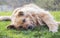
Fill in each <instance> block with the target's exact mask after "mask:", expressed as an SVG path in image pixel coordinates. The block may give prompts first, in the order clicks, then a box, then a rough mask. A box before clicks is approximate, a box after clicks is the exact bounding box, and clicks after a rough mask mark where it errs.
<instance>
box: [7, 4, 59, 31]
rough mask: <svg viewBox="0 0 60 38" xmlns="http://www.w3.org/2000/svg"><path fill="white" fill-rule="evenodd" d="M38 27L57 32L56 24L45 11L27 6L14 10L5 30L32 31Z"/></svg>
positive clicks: (34, 6) (32, 5)
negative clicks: (41, 26)
mask: <svg viewBox="0 0 60 38" xmlns="http://www.w3.org/2000/svg"><path fill="white" fill-rule="evenodd" d="M38 24H39V25H47V26H48V28H49V31H52V32H57V31H58V23H57V22H56V21H55V19H54V18H53V16H52V15H51V14H50V13H49V12H48V11H46V10H44V9H42V8H40V7H38V6H37V5H35V4H27V5H24V6H22V7H19V8H16V9H15V10H14V11H13V14H12V16H11V24H10V25H9V26H7V28H14V29H21V28H23V29H33V28H35V27H36V26H38Z"/></svg>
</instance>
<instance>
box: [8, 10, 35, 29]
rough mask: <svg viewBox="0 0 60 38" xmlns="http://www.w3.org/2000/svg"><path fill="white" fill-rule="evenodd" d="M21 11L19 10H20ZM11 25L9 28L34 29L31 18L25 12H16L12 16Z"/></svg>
mask: <svg viewBox="0 0 60 38" xmlns="http://www.w3.org/2000/svg"><path fill="white" fill-rule="evenodd" d="M18 10H19V9H18ZM11 18H12V20H11V24H10V25H9V26H8V28H16V29H20V28H23V29H33V28H34V24H33V21H31V19H30V17H29V16H26V15H25V14H24V12H23V11H17V10H16V11H15V12H14V13H13V15H12V17H11Z"/></svg>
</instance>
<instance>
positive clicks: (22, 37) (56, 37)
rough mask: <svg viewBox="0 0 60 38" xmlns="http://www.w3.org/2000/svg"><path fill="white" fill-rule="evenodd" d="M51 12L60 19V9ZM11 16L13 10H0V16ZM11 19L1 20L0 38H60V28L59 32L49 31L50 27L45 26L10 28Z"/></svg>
mask: <svg viewBox="0 0 60 38" xmlns="http://www.w3.org/2000/svg"><path fill="white" fill-rule="evenodd" d="M51 14H52V15H53V16H54V18H55V20H57V21H60V11H53V12H51ZM8 15H9V16H10V15H11V12H10V13H8V12H0V16H8ZM9 24H10V21H0V38H60V28H59V31H58V32H57V33H52V32H49V30H48V28H47V27H45V26H43V27H41V28H39V27H38V28H37V27H36V28H35V29H34V30H12V29H10V30H8V29H7V28H6V26H7V25H9Z"/></svg>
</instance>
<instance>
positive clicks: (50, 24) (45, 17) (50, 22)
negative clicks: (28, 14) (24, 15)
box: [40, 13, 58, 32]
mask: <svg viewBox="0 0 60 38" xmlns="http://www.w3.org/2000/svg"><path fill="white" fill-rule="evenodd" d="M40 17H41V18H42V20H43V21H44V22H45V23H46V24H47V26H48V27H49V31H52V32H57V31H58V24H57V23H56V22H55V20H54V19H53V17H52V15H50V14H49V13H47V14H46V13H41V14H40Z"/></svg>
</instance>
